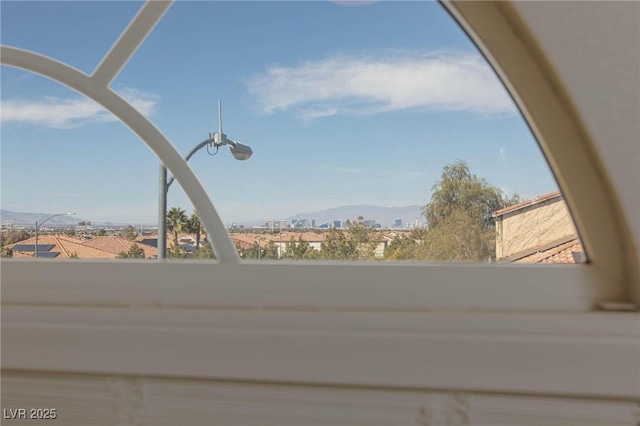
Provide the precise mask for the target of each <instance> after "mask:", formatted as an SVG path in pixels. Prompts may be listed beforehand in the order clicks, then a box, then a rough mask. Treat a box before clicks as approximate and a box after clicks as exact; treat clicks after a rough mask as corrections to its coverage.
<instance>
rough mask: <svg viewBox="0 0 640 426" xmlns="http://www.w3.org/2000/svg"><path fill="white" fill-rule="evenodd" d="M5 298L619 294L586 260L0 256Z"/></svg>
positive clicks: (261, 305)
mask: <svg viewBox="0 0 640 426" xmlns="http://www.w3.org/2000/svg"><path fill="white" fill-rule="evenodd" d="M1 278H2V304H3V306H7V305H15V304H22V305H68V306H114V307H116V306H117V307H149V306H153V307H175V308H197V309H213V308H224V309H288V310H334V311H341V310H343V311H344V310H352V311H362V310H366V311H375V310H383V311H399V312H401V311H422V312H428V311H443V310H457V311H535V312H557V311H564V312H584V311H589V310H592V309H593V307H594V306H595V304H596V303H597V302H599V301H603V300H615V298H616V297H617V296H618V293H617V290H619V287H617V286H612V288H607V287H606V286H603V285H601V282H600V281H599V280H598V276H597V274H594V273H593V270H592V266H591V265H588V264H587V265H496V264H492V265H490V264H454V265H451V264H415V263H412V264H405V263H386V262H379V263H370V264H358V263H338V262H335V263H329V262H317V263H313V262H310V263H295V262H278V261H275V262H262V263H257V262H254V263H246V264H240V265H233V264H215V263H209V262H197V261H178V262H167V263H156V262H151V261H137V262H136V261H130V262H125V261H121V262H109V261H101V262H97V261H77V260H69V261H66V260H53V261H40V262H31V261H29V260H18V259H16V260H3V261H2V263H1Z"/></svg>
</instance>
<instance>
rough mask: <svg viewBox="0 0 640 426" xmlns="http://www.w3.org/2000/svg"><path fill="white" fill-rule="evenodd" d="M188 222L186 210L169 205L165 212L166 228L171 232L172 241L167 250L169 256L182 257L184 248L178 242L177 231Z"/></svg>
mask: <svg viewBox="0 0 640 426" xmlns="http://www.w3.org/2000/svg"><path fill="white" fill-rule="evenodd" d="M188 222H189V218H188V217H187V214H186V212H185V211H184V210H182V209H181V208H180V207H171V209H169V211H168V212H167V229H168V230H169V232H173V243H172V244H171V247H169V250H167V252H168V255H169V257H171V258H176V259H177V258H181V257H184V254H185V253H184V250H183V249H182V247H180V243H179V242H178V233H179V232H181V231H182V230H183V228H185V227H186V226H187V224H188Z"/></svg>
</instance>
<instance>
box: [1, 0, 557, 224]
mask: <svg viewBox="0 0 640 426" xmlns="http://www.w3.org/2000/svg"><path fill="white" fill-rule="evenodd" d="M141 5H142V3H140V2H63V1H52V2H12V1H9V2H2V3H0V8H1V12H2V13H1V14H0V16H1V17H0V19H1V22H0V23H1V24H2V25H1V29H0V36H1V37H2V43H3V44H5V45H10V46H15V47H20V48H24V49H30V50H34V51H36V52H39V53H43V54H45V55H48V56H51V57H53V58H56V59H59V60H61V61H64V62H67V63H69V64H70V65H72V66H74V67H77V68H78V69H80V70H82V71H84V72H86V73H91V72H92V70H93V69H94V68H95V67H96V66H97V64H98V63H99V62H100V60H101V59H102V57H103V56H104V55H105V54H106V52H107V51H108V50H109V48H110V46H111V45H112V44H113V43H114V42H115V40H116V39H117V37H118V35H119V34H120V33H121V31H122V30H123V29H124V28H125V27H126V25H127V24H128V22H129V21H130V20H131V19H132V18H133V16H134V15H135V13H136V12H137V11H138V10H139V8H140V7H141ZM212 22H215V25H212ZM328 23H331V26H330V28H331V30H330V31H328V28H329V26H328ZM240 28H241V30H239V29H240ZM79 39H82V43H81V44H79V43H78V40H79ZM0 84H1V86H2V91H1V94H0V100H1V103H2V105H1V106H2V109H1V116H0V117H1V120H2V121H1V125H2V147H1V154H2V160H1V161H2V172H1V174H2V184H1V200H0V201H1V207H2V209H5V210H11V211H24V212H54V213H56V212H60V211H75V212H77V214H78V217H79V218H83V219H86V220H91V221H96V222H107V221H111V222H123V223H124V222H126V223H129V222H130V223H155V222H156V220H157V213H156V211H157V183H158V180H157V179H158V160H157V158H155V156H154V155H153V154H152V153H151V151H150V150H149V149H148V148H147V147H146V146H145V145H144V144H143V143H141V142H140V140H139V139H138V138H137V137H136V136H135V135H133V134H132V133H131V132H130V131H129V130H128V129H127V128H126V127H125V126H123V125H122V124H120V123H118V122H117V121H116V120H115V118H114V117H112V116H111V115H110V114H109V113H107V112H106V111H104V110H103V109H102V108H101V107H100V106H98V105H96V104H95V103H93V102H91V101H89V100H87V99H84V98H82V97H81V96H79V95H78V94H76V93H74V92H73V91H71V90H69V89H67V88H65V87H62V86H60V85H59V84H57V83H54V82H51V81H49V80H47V79H45V78H42V77H40V76H37V75H34V74H31V73H28V72H25V71H22V70H18V69H14V68H11V67H6V66H3V67H2V73H1V75H0ZM113 88H114V89H115V90H116V91H118V92H119V93H120V94H121V95H122V96H123V97H125V98H126V99H128V100H129V101H130V102H131V103H132V104H133V105H135V106H136V107H137V108H138V109H139V110H140V111H142V112H143V113H145V114H146V115H147V116H149V117H150V119H151V120H152V121H153V122H154V123H155V125H156V126H157V127H158V128H159V129H160V130H161V131H162V132H163V133H164V134H165V135H166V136H167V137H168V138H169V139H170V140H171V141H172V143H173V144H174V145H175V146H176V148H177V149H178V150H179V151H180V152H181V153H183V154H186V153H187V152H189V151H190V150H191V149H192V148H193V147H194V146H195V145H196V144H197V143H199V142H200V141H202V140H204V139H206V138H207V137H208V134H209V133H210V132H213V131H215V130H217V101H218V99H220V100H222V104H223V118H224V131H225V133H227V134H228V136H229V137H230V138H232V139H234V140H238V141H241V142H244V143H247V144H248V145H250V146H251V147H252V148H253V150H254V155H253V157H252V158H251V159H249V160H248V161H245V162H238V161H235V160H234V159H233V158H232V156H230V155H229V153H228V150H227V149H226V148H223V149H221V150H220V153H218V154H217V155H216V156H215V157H210V156H209V155H207V153H206V152H205V151H204V150H203V151H202V152H199V153H198V154H196V155H195V156H194V157H193V159H192V160H190V162H189V164H190V166H191V167H192V168H193V170H194V171H195V173H196V175H197V176H198V178H199V179H200V181H201V182H202V183H203V185H204V187H205V188H206V189H207V191H208V193H209V195H210V197H211V199H212V201H213V203H214V205H215V206H216V209H217V210H218V212H219V214H220V216H221V217H222V220H223V222H224V223H225V224H229V223H231V222H238V223H241V222H249V221H257V220H264V221H266V220H269V219H283V218H285V217H289V216H291V215H295V214H297V213H300V212H309V211H317V210H323V209H328V208H331V207H336V206H345V205H354V204H375V205H380V206H388V207H390V206H410V205H424V204H426V203H427V202H428V201H429V198H430V195H431V187H432V186H433V185H434V184H435V183H436V182H437V181H438V180H439V178H440V174H441V172H442V168H443V167H444V166H445V165H446V164H450V163H452V162H453V161H455V160H456V159H462V160H465V161H467V163H468V164H469V165H470V167H471V170H472V172H473V173H474V174H476V175H478V176H481V177H484V178H486V179H487V181H488V182H489V183H491V184H493V185H496V186H497V187H499V188H501V189H502V190H504V191H505V192H507V193H510V194H511V193H514V192H517V193H520V194H521V195H522V196H523V197H524V198H531V197H534V196H536V195H539V194H543V193H548V192H551V191H554V190H556V189H557V186H556V183H555V181H554V179H553V176H552V175H551V173H550V171H549V169H548V167H547V164H546V162H545V160H544V158H543V156H542V154H541V152H540V149H539V147H538V146H537V144H536V142H535V140H534V139H533V137H532V135H531V134H530V132H529V130H528V128H527V126H526V124H525V123H524V121H523V119H522V118H521V116H520V115H519V113H518V112H517V109H516V108H515V106H514V105H513V103H512V101H511V99H510V98H509V96H508V95H507V94H506V91H505V90H504V89H503V87H502V86H501V84H500V83H499V81H498V79H497V78H496V77H495V75H494V74H493V72H492V71H491V69H490V67H489V66H488V65H487V64H486V62H485V61H484V59H483V58H482V56H481V55H480V54H479V53H478V52H477V50H476V49H475V47H474V46H473V44H472V43H471V42H470V41H469V39H468V38H467V36H466V35H465V34H464V33H463V31H462V30H461V29H460V28H459V27H458V26H457V24H456V23H455V22H454V21H453V20H452V19H451V17H450V16H449V15H448V14H447V13H446V12H445V10H444V9H443V8H442V6H440V5H439V4H438V3H436V2H373V3H368V4H363V5H361V6H359V7H348V6H343V5H340V4H336V3H332V2H208V1H203V2H176V3H175V4H173V5H172V6H171V8H170V9H169V11H168V12H167V14H166V15H165V17H164V18H163V20H162V21H161V22H160V23H159V24H158V26H157V27H156V28H155V29H154V31H153V32H152V34H151V35H150V36H149V38H148V39H147V40H146V41H145V42H144V43H143V44H142V46H141V47H140V49H139V50H138V52H137V53H136V55H134V57H133V58H132V59H131V60H130V62H129V63H128V64H127V66H126V67H125V68H124V70H123V71H122V73H121V74H120V75H119V76H118V77H117V78H116V79H115V81H114V83H113ZM211 154H213V152H211ZM168 205H169V206H170V207H171V206H179V207H181V208H183V209H185V210H186V211H187V212H188V213H189V214H190V213H191V212H192V211H193V208H192V207H191V203H190V202H189V200H188V199H187V198H186V196H185V195H184V193H183V191H182V190H181V188H180V187H179V185H173V186H172V188H171V190H170V191H169V198H168ZM367 219H375V218H367Z"/></svg>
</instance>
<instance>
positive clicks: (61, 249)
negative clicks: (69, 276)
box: [53, 235, 71, 259]
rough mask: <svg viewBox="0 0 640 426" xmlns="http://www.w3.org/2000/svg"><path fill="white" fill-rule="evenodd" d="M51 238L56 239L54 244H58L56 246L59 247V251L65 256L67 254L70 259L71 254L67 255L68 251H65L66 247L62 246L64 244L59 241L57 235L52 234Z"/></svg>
mask: <svg viewBox="0 0 640 426" xmlns="http://www.w3.org/2000/svg"><path fill="white" fill-rule="evenodd" d="M53 239H54V240H56V245H57V246H58V248H59V249H60V251H61V252H62V253H64V255H65V256H67V257H68V258H69V259H71V255H69V252H68V251H67V249H66V248H65V247H64V245H63V244H62V242H60V239H59V238H58V237H57V236H55V235H54V236H53Z"/></svg>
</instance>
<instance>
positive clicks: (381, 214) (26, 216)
mask: <svg viewBox="0 0 640 426" xmlns="http://www.w3.org/2000/svg"><path fill="white" fill-rule="evenodd" d="M50 216H51V214H49V213H25V212H14V211H10V210H0V222H1V223H2V224H13V225H17V226H32V225H34V224H35V223H36V222H38V223H41V222H42V221H43V220H45V219H47V218H48V217H50ZM359 216H362V217H363V218H364V219H373V220H375V221H376V222H377V223H379V224H381V225H382V226H391V225H393V223H394V222H395V220H397V219H400V220H402V224H403V225H404V224H406V223H415V221H416V219H417V220H418V222H419V223H422V222H424V219H423V217H422V207H421V206H418V205H414V206H404V207H384V206H376V205H369V204H363V205H351V206H340V207H334V208H330V209H325V210H318V211H313V212H308V213H298V214H295V215H293V216H288V217H286V218H284V219H286V221H287V223H291V221H293V220H302V219H307V220H309V222H311V220H313V219H315V221H316V226H319V225H321V224H323V223H332V222H333V221H335V220H341V221H346V220H347V219H350V220H356V219H358V217H359ZM269 219H275V220H282V219H283V218H282V217H274V218H264V220H254V221H248V222H240V223H239V224H240V225H245V226H256V225H264V224H265V222H267V220H269ZM82 221H86V219H81V218H78V217H76V216H57V217H54V218H52V219H49V221H48V222H47V224H50V225H54V226H66V225H77V224H78V222H82ZM91 222H92V224H93V225H94V226H109V225H115V226H119V225H127V223H111V222H94V221H91ZM149 226H154V224H149Z"/></svg>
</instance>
